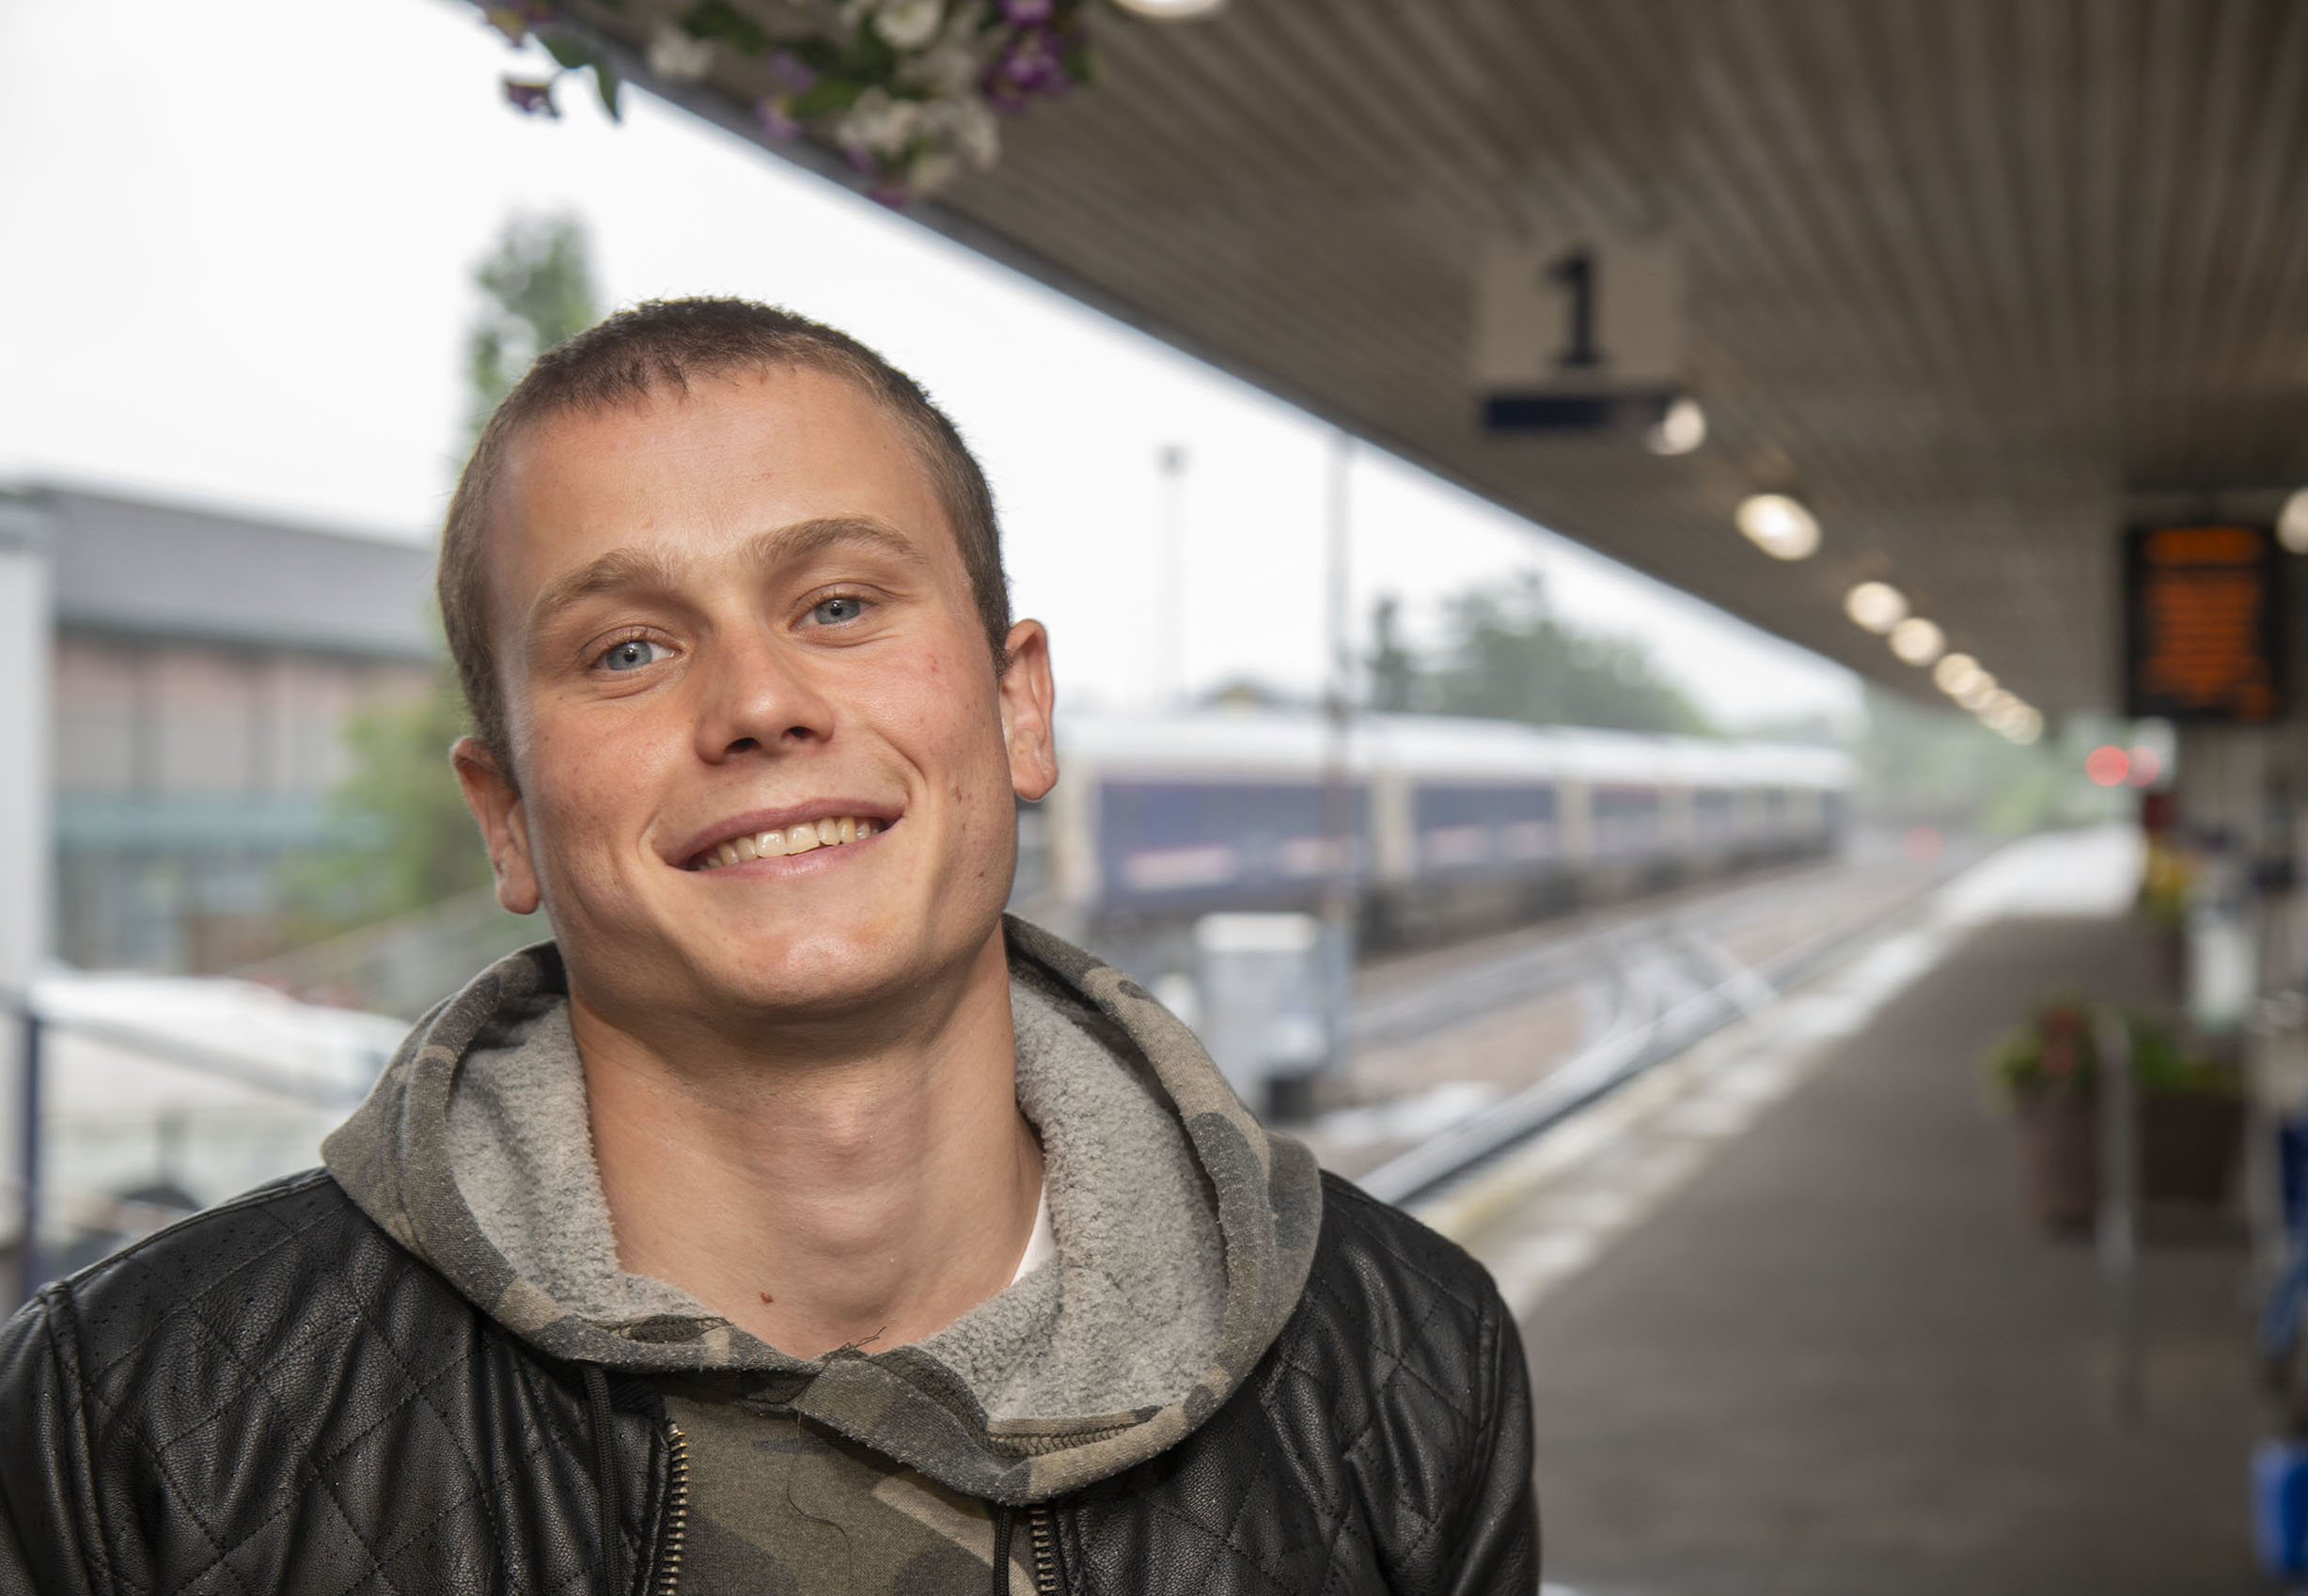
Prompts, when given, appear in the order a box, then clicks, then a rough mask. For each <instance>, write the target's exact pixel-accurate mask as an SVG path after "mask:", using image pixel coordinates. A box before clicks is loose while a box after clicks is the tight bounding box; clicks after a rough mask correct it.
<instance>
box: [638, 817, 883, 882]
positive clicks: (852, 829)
mask: <svg viewBox="0 0 2308 1596" xmlns="http://www.w3.org/2000/svg"><path fill="white" fill-rule="evenodd" d="M891 823H892V822H889V821H876V820H867V819H861V818H859V817H857V816H855V815H831V816H828V817H826V818H825V819H824V820H818V821H796V822H795V823H794V824H793V825H790V826H783V827H772V828H771V829H769V830H767V831H757V832H752V833H750V834H748V835H746V836H744V837H730V838H729V839H727V840H726V841H722V842H716V843H714V845H713V846H712V847H711V848H707V849H703V850H701V851H700V852H699V853H697V854H696V855H695V856H694V857H692V858H691V859H690V861H689V862H688V863H687V864H686V865H684V866H683V867H682V868H683V869H688V870H724V869H728V868H730V867H731V866H733V865H743V864H746V863H747V862H749V861H751V860H754V859H787V858H791V857H793V855H794V854H796V853H812V852H814V851H815V850H817V849H820V848H840V847H843V846H845V845H847V844H849V843H852V842H863V841H864V840H865V839H866V838H867V837H871V836H873V835H874V834H875V833H876V832H880V831H887V829H888V828H889V825H890V824H891Z"/></svg>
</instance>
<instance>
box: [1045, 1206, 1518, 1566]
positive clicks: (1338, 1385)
mask: <svg viewBox="0 0 2308 1596" xmlns="http://www.w3.org/2000/svg"><path fill="white" fill-rule="evenodd" d="M1324 1185H1325V1189H1324V1192H1323V1228H1322V1237H1321V1241H1320V1243H1319V1244H1318V1246H1317V1248H1316V1251H1315V1255H1314V1264H1313V1268H1312V1271H1311V1275H1309V1277H1308V1280H1307V1287H1306V1293H1305V1295H1304V1296H1303V1297H1302V1298H1301V1299H1300V1301H1299V1304H1298V1307H1297V1310H1296V1312H1295V1314H1294V1315H1293V1316H1292V1318H1291V1320H1290V1322H1289V1323H1288V1324H1286V1325H1285V1326H1284V1327H1283V1330H1282V1334H1281V1336H1280V1338H1279V1339H1278V1340H1277V1341H1276V1342H1275V1345H1274V1347H1273V1348H1272V1349H1271V1350H1270V1351H1269V1352H1268V1353H1267V1354H1266V1358H1265V1360H1264V1363H1262V1364H1261V1365H1260V1367H1259V1369H1258V1371H1257V1373H1256V1374H1255V1375H1253V1377H1252V1379H1251V1381H1250V1383H1249V1385H1248V1386H1246V1387H1245V1388H1244V1389H1243V1390H1242V1391H1240V1392H1238V1393H1236V1395H1235V1397H1234V1400H1233V1401H1231V1402H1229V1403H1228V1404H1227V1405H1226V1406H1225V1407H1223V1408H1221V1409H1219V1411H1218V1412H1217V1413H1216V1414H1214V1415H1213V1416H1211V1418H1210V1419H1209V1421H1208V1422H1207V1423H1205V1424H1204V1425H1203V1426H1202V1428H1201V1430H1199V1431H1197V1432H1195V1434H1194V1435H1193V1437H1192V1438H1191V1439H1190V1440H1189V1441H1188V1442H1187V1443H1186V1444H1185V1445H1183V1446H1180V1447H1176V1448H1173V1449H1172V1450H1171V1451H1170V1452H1167V1453H1165V1454H1164V1455H1162V1456H1161V1457H1158V1458H1155V1459H1154V1460H1153V1461H1152V1462H1150V1463H1144V1464H1141V1465H1140V1466H1139V1467H1138V1468H1137V1469H1134V1470H1132V1471H1131V1472H1129V1473H1127V1474H1124V1475H1123V1476H1121V1477H1120V1478H1119V1479H1114V1480H1112V1481H1109V1482H1108V1483H1107V1485H1105V1486H1102V1487H1097V1488H1094V1489H1093V1490H1092V1491H1091V1492H1089V1493H1086V1494H1084V1495H1083V1496H1082V1497H1081V1498H1079V1499H1078V1500H1077V1501H1076V1503H1075V1508H1074V1510H1073V1511H1072V1512H1071V1513H1069V1514H1068V1515H1066V1516H1065V1518H1064V1519H1063V1520H1062V1521H1061V1526H1062V1530H1061V1542H1062V1546H1063V1549H1064V1551H1065V1553H1066V1568H1065V1573H1066V1588H1067V1589H1068V1590H1069V1591H1079V1592H1102V1593H1103V1592H1113V1593H1116V1596H1120V1593H1122V1592H1126V1591H1143V1590H1149V1589H1160V1590H1182V1591H1184V1590H1196V1591H1201V1590H1218V1591H1225V1590H1236V1589H1240V1590H1258V1591H1276V1590H1284V1591H1316V1590H1320V1591H1325V1592H1331V1591H1339V1592H1346V1591H1382V1590H1383V1591H1392V1592H1399V1593H1402V1596H1426V1593H1430V1592H1433V1593H1440V1592H1454V1593H1456V1592H1468V1593H1471V1592H1476V1591H1483V1592H1491V1591H1519V1592H1528V1591H1535V1590H1536V1589H1537V1588H1538V1583H1539V1542H1538V1511H1537V1504H1536V1501H1535V1499H1534V1497H1533V1495H1532V1489H1531V1399H1530V1387H1529V1384H1528V1380H1527V1377H1526V1375H1525V1372H1524V1368H1523V1353H1522V1340H1521V1337H1520V1336H1519V1334H1518V1333H1517V1332H1516V1329H1515V1321H1514V1319H1513V1317H1512V1316H1511V1315H1510V1314H1509V1313H1508V1311H1507V1307H1506V1305H1505V1303H1504V1302H1503V1301H1502V1300H1501V1299H1500V1298H1499V1291H1498V1289H1497V1287H1496V1286H1494V1285H1493V1284H1492V1282H1491V1278H1490V1275H1489V1274H1488V1273H1487V1272H1486V1271H1485V1270H1484V1268H1483V1266H1482V1265H1481V1264H1479V1263H1477V1262H1476V1261H1475V1260H1473V1259H1471V1258H1469V1257H1468V1255H1467V1254H1466V1252H1465V1251H1464V1250H1462V1249H1461V1248H1459V1247H1458V1246H1457V1245H1455V1244H1452V1243H1451V1242H1449V1241H1446V1240H1444V1239H1443V1238H1442V1237H1441V1236H1438V1235H1437V1234H1436V1233H1435V1232H1434V1231H1432V1230H1430V1229H1428V1228H1426V1227H1425V1226H1423V1225H1421V1224H1420V1223H1419V1222H1418V1221H1417V1220H1415V1219H1412V1218H1410V1217H1409V1216H1407V1215H1406V1214H1404V1213H1400V1212H1399V1211H1397V1210H1395V1209H1392V1208H1389V1207H1387V1206H1386V1205H1385V1204H1383V1203H1379V1202H1377V1201H1374V1199H1372V1198H1371V1197H1366V1196H1365V1195H1363V1193H1362V1192H1361V1191H1360V1190H1359V1189H1358V1188H1357V1187H1355V1186H1353V1185H1350V1184H1348V1183H1347V1182H1346V1181H1342V1180H1340V1179H1339V1178H1338V1177H1336V1176H1333V1175H1326V1176H1325V1177H1324Z"/></svg>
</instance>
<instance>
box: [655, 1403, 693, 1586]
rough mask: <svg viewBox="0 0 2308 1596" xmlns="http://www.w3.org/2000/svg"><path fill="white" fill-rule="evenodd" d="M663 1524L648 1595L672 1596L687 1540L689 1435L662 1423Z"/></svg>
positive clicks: (675, 1427) (675, 1426)
mask: <svg viewBox="0 0 2308 1596" xmlns="http://www.w3.org/2000/svg"><path fill="white" fill-rule="evenodd" d="M666 1447H667V1458H666V1527H665V1537H664V1539H663V1540H662V1541H660V1542H659V1543H658V1545H659V1549H658V1554H657V1579H656V1582H655V1585H654V1588H652V1593H651V1596H675V1592H676V1590H677V1589H678V1588H679V1587H680V1585H681V1582H682V1544H683V1542H684V1541H687V1540H688V1539H689V1437H688V1436H686V1435H684V1434H683V1433H682V1427H681V1426H680V1425H678V1424H675V1423H672V1422H671V1421H670V1420H668V1421H667V1424H666Z"/></svg>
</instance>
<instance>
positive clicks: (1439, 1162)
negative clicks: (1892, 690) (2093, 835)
mask: <svg viewBox="0 0 2308 1596" xmlns="http://www.w3.org/2000/svg"><path fill="white" fill-rule="evenodd" d="M1953 873H1954V872H1953V871H1950V872H1946V873H1944V874H1941V875H1939V876H1935V877H1934V878H1933V879H1932V880H1931V881H1930V882H1928V883H1926V884H1924V885H1923V886H1920V887H1918V888H1917V889H1916V890H1915V891H1914V892H1911V893H1908V894H1904V895H1902V896H1901V897H1900V898H1899V899H1898V900H1895V901H1894V902H1893V903H1892V905H1891V906H1890V907H1889V908H1886V909H1884V910H1882V911H1880V912H1877V913H1875V914H1871V915H1865V916H1861V917H1859V918H1857V919H1855V920H1852V921H1849V922H1845V923H1841V924H1837V925H1834V926H1830V927H1829V928H1827V929H1826V930H1824V931H1818V932H1816V933H1815V934H1813V936H1811V937H1809V938H1807V939H1805V940H1804V941H1803V942H1801V943H1798V944H1797V945H1796V946H1795V947H1792V948H1789V949H1787V950H1786V951H1784V952H1782V953H1780V954H1778V955H1775V956H1774V957H1772V958H1770V959H1768V960H1766V961H1764V962H1763V963H1761V964H1760V965H1747V964H1740V963H1738V962H1736V961H1735V960H1733V959H1732V958H1731V956H1730V955H1729V954H1728V953H1726V952H1724V951H1723V949H1722V948H1721V947H1718V946H1717V945H1716V944H1715V943H1714V942H1713V941H1712V940H1711V939H1708V938H1705V937H1704V934H1703V933H1697V932H1693V931H1686V930H1683V929H1680V928H1675V927H1672V926H1670V927H1668V928H1666V929H1665V934H1666V935H1667V936H1669V937H1672V938H1673V939H1674V940H1676V941H1678V942H1681V943H1682V944H1683V945H1684V947H1686V949H1687V950H1688V951H1691V952H1694V953H1696V954H1698V955H1699V956H1700V957H1701V958H1704V959H1705V960H1707V961H1708V962H1712V963H1715V964H1717V965H1718V966H1719V967H1720V966H1723V965H1729V966H1730V970H1729V973H1727V974H1725V975H1724V977H1723V978H1722V979H1720V980H1719V981H1717V982H1716V983H1715V984H1714V985H1712V986H1710V987H1708V988H1706V989H1705V990H1704V991H1702V992H1698V993H1695V994H1692V995H1690V996H1688V997H1687V998H1684V999H1683V1000H1681V1001H1680V1002H1678V1003H1675V1004H1673V1005H1672V1006H1671V1007H1670V1008H1669V1009H1667V1010H1666V1011H1665V1012H1663V1013H1660V1014H1656V1015H1654V1016H1652V1017H1651V1018H1650V1019H1647V1020H1642V1021H1635V1022H1631V1023H1623V1024H1621V1025H1614V1026H1613V1027H1612V1028H1611V1030H1610V1031H1609V1032H1608V1033H1607V1034H1605V1035H1604V1036H1603V1037H1601V1038H1599V1039H1598V1040H1596V1041H1594V1042H1591V1043H1589V1044H1588V1045H1587V1046H1586V1047H1584V1048H1581V1049H1580V1050H1579V1051H1578V1053H1575V1054H1573V1055H1572V1056H1570V1057H1569V1058H1568V1059H1566V1060H1565V1061H1564V1062H1563V1063H1562V1064H1561V1065H1560V1066H1558V1067H1557V1068H1556V1069H1554V1070H1551V1071H1549V1072H1547V1074H1546V1075H1544V1076H1542V1077H1540V1079H1538V1080H1537V1081H1534V1082H1533V1083H1531V1085H1530V1086H1528V1087H1524V1088H1523V1089H1522V1090H1521V1091H1519V1092H1516V1093H1515V1095H1514V1096H1513V1097H1510V1098H1508V1099H1506V1100H1505V1101H1504V1102H1502V1103H1499V1104H1497V1105H1496V1106H1494V1107H1491V1108H1488V1109H1485V1110H1484V1111H1483V1112H1482V1113H1481V1114H1479V1115H1477V1116H1475V1117H1474V1118H1472V1119H1467V1120H1465V1121H1462V1122H1461V1123H1459V1124H1457V1125H1453V1126H1452V1127H1450V1128H1449V1129H1447V1130H1444V1131H1440V1132H1438V1133H1437V1134H1435V1135H1432V1136H1430V1137H1428V1138H1427V1139H1426V1140H1425V1141H1423V1142H1421V1143H1420V1144H1419V1145H1418V1146H1416V1147H1413V1148H1408V1149H1406V1150H1404V1151H1402V1152H1400V1153H1397V1154H1396V1155H1395V1156H1394V1157H1392V1158H1390V1159H1389V1160H1387V1162H1386V1163H1384V1164H1382V1165H1380V1166H1378V1167H1377V1168H1375V1169H1374V1170H1372V1171H1371V1172H1370V1173H1369V1174H1367V1175H1364V1176H1362V1177H1361V1178H1360V1179H1358V1181H1356V1182H1355V1183H1356V1184H1357V1185H1358V1186H1360V1187H1361V1188H1362V1189H1363V1190H1364V1191H1365V1192H1368V1193H1369V1194H1370V1195H1371V1196H1373V1197H1376V1198H1378V1199H1379V1200H1380V1201H1381V1202H1389V1203H1393V1204H1396V1205H1398V1206H1401V1205H1405V1204H1408V1203H1413V1202H1416V1201H1418V1200H1420V1199H1421V1198H1422V1197H1431V1196H1433V1195H1435V1194H1436V1193H1437V1192H1438V1191H1439V1190H1441V1189H1442V1188H1443V1187H1445V1186H1448V1185H1451V1184H1452V1183H1454V1182H1456V1181H1460V1180H1463V1179H1464V1178H1466V1177H1467V1176H1468V1175H1470V1174H1472V1173H1474V1172H1475V1171H1476V1170H1477V1169H1479V1168H1481V1167H1483V1166H1485V1165H1487V1164H1489V1163H1491V1162H1492V1161H1493V1160H1495V1159H1497V1158H1499V1157H1500V1156H1501V1155H1503V1154H1505V1153H1507V1152H1509V1151H1512V1150H1514V1149H1515V1148H1517V1147H1520V1146H1522V1145H1523V1144H1524V1143H1527V1142H1529V1141H1531V1140H1533V1139H1534V1138H1536V1137H1538V1136H1541V1135H1543V1134H1546V1133H1547V1132H1548V1131H1550V1130H1552V1129H1554V1128H1555V1127H1556V1126H1558V1125H1560V1124H1562V1123H1563V1122H1564V1121H1565V1120H1567V1119H1572V1118H1573V1117H1575V1116H1576V1115H1578V1113H1579V1112H1580V1111H1581V1110H1583V1109H1586V1108H1588V1107H1591V1106H1593V1105H1594V1103H1599V1102H1601V1101H1602V1100H1603V1099H1604V1098H1606V1097H1609V1095H1610V1094H1611V1093H1613V1092H1615V1091H1617V1090H1618V1089H1619V1088H1620V1087H1623V1086H1625V1085H1626V1084H1627V1083H1628V1082H1630V1081H1632V1080H1634V1079H1635V1078H1636V1077H1637V1076H1639V1075H1641V1074H1642V1073H1643V1072H1645V1071H1647V1070H1650V1069H1652V1068H1653V1067H1654V1066H1656V1065H1659V1064H1663V1063H1665V1062H1666V1061H1667V1060H1668V1059H1670V1058H1672V1057H1674V1056H1677V1055H1678V1054H1682V1053H1685V1052H1688V1051H1689V1049H1691V1048H1692V1047H1694V1046H1696V1045H1697V1044H1698V1043H1699V1042H1701V1041H1704V1040H1705V1039H1706V1038H1707V1037H1709V1036H1711V1035H1713V1034H1714V1033H1715V1032H1717V1031H1719V1030H1720V1029H1722V1028H1723V1027H1724V1026H1725V1025H1729V1024H1731V1023H1732V1022H1733V1021H1734V1020H1737V1019H1741V1018H1743V1017H1745V1016H1747V1015H1749V1014H1751V1013H1753V1012H1755V1011H1756V1009H1760V1008H1762V1007H1763V1006H1764V1005H1765V1004H1766V1003H1768V1002H1770V1001H1772V1000H1774V999H1776V998H1778V997H1780V996H1782V995H1783V994H1785V993H1787V992H1788V991H1789V990H1791V989H1792V988H1794V987H1796V986H1798V985H1799V984H1801V983H1802V982H1803V981H1806V980H1808V979H1810V978H1812V977H1813V976H1815V975H1817V974H1818V973H1819V972H1820V971H1821V970H1823V969H1824V968H1826V967H1827V966H1828V965H1829V964H1830V963H1833V962H1838V961H1839V960H1841V959H1843V958H1847V957H1850V956H1851V955H1852V954H1853V953H1854V952H1856V950H1857V947H1858V945H1859V944H1860V943H1861V940H1862V939H1863V938H1864V937H1865V936H1866V935H1867V934H1868V933H1870V932H1873V931H1876V930H1877V929H1879V928H1881V927H1883V926H1886V925H1888V924H1890V923H1891V922H1892V920H1894V919H1896V918H1898V917H1899V916H1900V915H1905V914H1907V913H1908V911H1909V910H1911V909H1912V908H1913V907H1914V906H1915V905H1916V904H1917V903H1918V902H1919V901H1921V900H1923V898H1925V897H1926V896H1928V895H1929V894H1930V893H1932V892H1934V891H1936V890H1937V889H1938V888H1939V886H1940V885H1941V884H1943V883H1944V882H1945V881H1946V880H1947V878H1948V875H1950V874H1953Z"/></svg>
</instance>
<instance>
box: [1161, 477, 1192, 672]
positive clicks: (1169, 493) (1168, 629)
mask: <svg viewBox="0 0 2308 1596" xmlns="http://www.w3.org/2000/svg"><path fill="white" fill-rule="evenodd" d="M1155 458H1156V463H1157V464H1158V465H1159V466H1160V468H1161V472H1162V615H1161V620H1160V625H1161V628H1162V635H1161V637H1160V638H1159V639H1158V640H1157V651H1158V653H1159V655H1160V665H1161V688H1160V691H1161V693H1162V696H1163V699H1164V704H1163V707H1164V708H1166V709H1167V708H1170V707H1172V706H1174V705H1178V704H1182V703H1184V702H1185V696H1186V574H1185V571H1186V549H1185V541H1186V504H1185V500H1186V451H1185V446H1182V445H1179V444H1165V445H1164V446H1163V447H1162V452H1161V453H1160V454H1159V455H1158V456H1156V457H1155Z"/></svg>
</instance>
